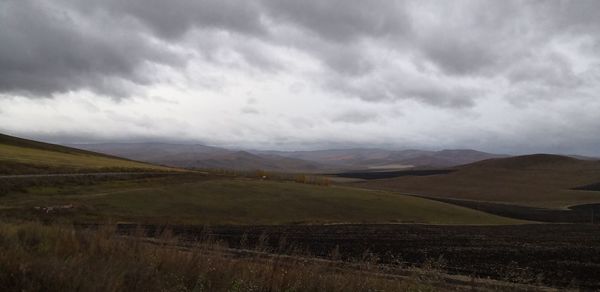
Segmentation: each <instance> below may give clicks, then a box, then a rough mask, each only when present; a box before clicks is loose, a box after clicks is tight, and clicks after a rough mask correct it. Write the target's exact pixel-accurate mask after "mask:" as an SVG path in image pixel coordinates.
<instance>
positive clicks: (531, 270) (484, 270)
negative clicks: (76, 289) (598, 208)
mask: <svg viewBox="0 0 600 292" xmlns="http://www.w3.org/2000/svg"><path fill="white" fill-rule="evenodd" d="M136 228H137V227H136V226H135V225H120V230H121V232H124V233H127V232H133V230H135V229H136ZM143 228H146V230H147V231H148V234H154V233H156V232H157V230H156V229H157V228H156V226H144V227H143ZM170 228H172V230H173V232H174V233H175V234H176V235H179V236H183V237H186V238H188V239H190V240H194V239H195V238H200V237H206V236H207V234H210V235H211V236H214V238H216V239H218V240H222V241H224V242H225V243H227V244H228V245H229V246H231V247H236V248H238V247H243V248H244V247H255V246H256V245H264V246H265V247H266V248H267V249H270V251H274V252H277V251H278V250H279V251H281V250H289V249H282V246H283V245H287V246H289V245H291V246H294V247H296V250H297V249H299V250H303V251H304V253H307V254H310V255H315V256H320V257H330V256H331V254H332V253H339V256H340V258H341V259H345V260H349V261H353V260H362V261H364V260H365V259H366V258H367V259H375V260H376V261H377V262H380V263H385V264H402V265H406V266H411V265H422V264H423V263H424V262H426V261H431V260H434V261H435V262H436V263H437V264H438V265H441V266H443V267H444V270H445V271H446V272H448V273H456V274H462V275H472V276H477V277H484V278H486V277H489V278H492V279H498V280H505V281H511V282H520V283H530V284H543V285H548V286H554V287H558V288H565V287H571V288H584V289H600V226H598V225H584V224H530V225H512V226H464V225H463V226H445V225H417V224H413V225H405V224H396V225H282V226H216V227H210V228H207V227H200V226H195V227H193V226H187V227H185V226H176V227H170Z"/></svg>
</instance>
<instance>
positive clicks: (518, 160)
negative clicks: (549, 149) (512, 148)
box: [356, 154, 600, 207]
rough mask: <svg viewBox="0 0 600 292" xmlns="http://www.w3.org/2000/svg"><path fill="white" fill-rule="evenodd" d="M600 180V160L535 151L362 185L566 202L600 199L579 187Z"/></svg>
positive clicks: (563, 204)
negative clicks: (434, 172)
mask: <svg viewBox="0 0 600 292" xmlns="http://www.w3.org/2000/svg"><path fill="white" fill-rule="evenodd" d="M598 182H600V161H586V160H579V159H575V158H571V157H566V156H559V155H548V154H535V155H525V156H517V157H510V158H499V159H489V160H485V161H480V162H476V163H473V164H468V165H464V166H460V167H457V171H455V172H452V173H449V174H443V175H433V176H426V177H414V176H411V177H398V178H393V179H382V180H373V181H367V182H359V183H356V186H360V187H366V188H374V189H385V190H394V191H399V192H405V193H416V194H422V195H429V196H438V197H448V198H460V199H469V200H481V201H494V202H506V203H516V204H523V205H530V206H540V207H566V206H569V205H574V204H580V203H597V202H600V192H593V191H582V190H573V188H575V187H579V186H584V185H589V184H593V183H598Z"/></svg>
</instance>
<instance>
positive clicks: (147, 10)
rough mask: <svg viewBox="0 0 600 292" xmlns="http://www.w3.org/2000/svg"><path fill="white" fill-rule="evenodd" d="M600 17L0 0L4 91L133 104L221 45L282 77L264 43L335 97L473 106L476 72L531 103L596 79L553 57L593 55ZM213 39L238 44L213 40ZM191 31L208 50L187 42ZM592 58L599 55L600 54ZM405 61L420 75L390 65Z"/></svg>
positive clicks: (362, 6) (386, 6)
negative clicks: (142, 91)
mask: <svg viewBox="0 0 600 292" xmlns="http://www.w3.org/2000/svg"><path fill="white" fill-rule="evenodd" d="M598 12H600V4H599V3H598V2H597V1H586V0H580V1H559V2H550V1H531V2H524V1H452V2H450V1H448V2H441V1H384V0H377V1H359V0H353V1H347V0H330V1H322V0H310V1H294V0H259V1H236V0H198V1H195V0H173V1H162V0H126V1H120V0H107V1H84V0H57V1H34V0H5V1H2V2H1V3H0V16H1V17H0V43H1V44H2V45H1V46H0V91H2V92H5V93H6V92H20V93H26V94H28V95H29V96H52V94H54V93H57V92H67V91H75V90H78V89H89V90H92V91H96V92H99V93H102V94H105V95H108V96H115V97H119V96H126V95H127V94H128V92H129V91H130V90H131V88H134V87H135V86H144V85H149V84H153V83H155V82H159V80H156V78H157V77H156V76H155V74H154V72H153V70H152V69H151V68H152V66H153V65H159V66H168V67H173V68H175V69H184V68H185V66H186V63H187V62H188V56H186V55H185V53H183V52H182V51H185V50H199V51H200V53H201V54H204V55H205V56H207V57H206V58H207V60H209V61H213V62H216V63H218V62H219V61H218V60H216V58H212V57H211V56H213V55H214V54H212V55H211V53H212V52H215V51H218V50H220V49H223V48H227V49H230V50H233V51H236V52H238V53H239V54H240V55H241V56H242V57H243V58H246V60H247V61H248V62H247V63H249V64H250V65H251V66H255V67H256V68H257V69H258V70H265V71H268V70H273V69H275V70H285V66H283V65H280V64H277V60H276V59H272V60H270V59H269V56H268V55H267V54H265V53H264V52H262V51H261V48H260V47H259V46H260V45H267V46H268V45H271V46H275V47H281V48H292V49H295V50H298V51H301V52H304V53H305V54H307V55H309V56H311V57H313V58H315V59H316V60H318V61H319V62H320V63H321V64H323V65H324V67H325V68H326V70H325V71H324V72H322V73H321V74H313V75H310V76H312V77H311V78H312V79H313V80H308V81H310V82H312V83H313V84H319V85H321V86H323V88H324V89H326V90H332V91H333V92H336V93H338V94H342V95H347V96H351V97H358V98H360V99H364V100H367V101H372V102H390V101H396V100H399V99H412V100H417V101H419V102H423V103H425V104H429V105H432V106H439V107H448V108H456V107H471V106H474V105H475V104H476V103H477V100H478V99H480V98H481V96H482V94H483V92H482V90H481V87H482V86H484V85H473V82H471V81H472V80H473V79H477V78H488V79H489V80H492V79H493V80H496V79H498V80H504V81H506V82H507V83H508V84H514V86H515V88H517V90H518V88H519V87H524V86H523V85H522V84H526V83H534V86H533V87H539V90H537V91H536V90H532V89H531V88H529V89H527V90H526V89H523V90H524V92H523V95H524V96H525V95H527V96H531V95H533V96H534V97H533V98H535V95H536V94H535V92H547V91H550V89H553V90H558V91H561V90H562V91H565V90H566V91H568V90H571V89H573V88H580V87H582V86H588V85H590V84H591V85H594V84H595V83H596V82H597V80H596V79H597V78H596V77H594V76H596V75H595V74H597V69H596V68H597V67H594V68H591V69H588V70H586V71H577V70H575V69H574V67H575V66H576V64H575V63H576V60H573V59H572V58H569V57H568V56H565V54H567V53H565V52H562V51H556V52H554V51H552V50H553V48H554V47H556V46H557V44H558V45H564V44H568V43H569V42H571V41H573V40H574V39H578V38H579V39H586V40H587V42H589V43H591V45H590V46H591V47H593V48H596V49H597V48H598V47H599V45H598V44H599V42H600V41H599V39H600V37H599V36H598V34H597V31H598V29H599V28H600V21H599V20H598V17H597V15H598ZM281 28H291V29H293V30H295V31H296V32H297V33H296V34H293V35H287V34H286V31H285V30H283V32H282V30H281ZM191 31H195V33H193V34H190V32H191ZM210 31H221V32H226V33H228V34H229V35H231V38H237V39H238V42H237V43H236V44H235V45H233V44H232V43H231V42H223V43H221V42H220V39H219V38H217V39H214V40H209V39H210V36H209V33H208V32H210ZM190 36H191V37H194V38H196V39H198V40H197V42H195V43H198V42H203V40H204V43H205V45H204V46H198V47H193V46H192V47H190V46H189V45H190V42H189V39H186V38H189V37H190ZM207 42H212V43H210V44H209V45H206V43H207ZM191 43H194V42H191ZM177 47H181V48H182V50H177V49H176V48H177ZM373 47H375V48H376V49H375V50H373ZM589 55H590V56H588V57H589V58H591V59H594V58H598V57H599V53H598V52H594V51H593V50H590V52H589ZM399 56H400V57H402V58H404V59H405V60H408V63H411V64H412V66H414V67H416V68H417V69H416V70H417V71H419V70H420V71H421V72H417V73H418V74H417V75H415V72H414V70H413V71H410V70H408V71H407V70H406V68H404V67H402V66H406V64H405V65H398V64H396V63H395V62H394V61H395V60H396V59H397V58H399ZM211 58H212V59H211ZM584 62H585V60H584ZM583 79H585V80H588V81H586V82H584V83H581V81H580V80H583ZM532 92H534V93H533V94H532ZM518 94H519V92H517V93H516V95H518ZM513 95H514V92H513ZM540 98H544V97H540Z"/></svg>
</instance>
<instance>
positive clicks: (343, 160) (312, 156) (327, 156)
mask: <svg viewBox="0 0 600 292" xmlns="http://www.w3.org/2000/svg"><path fill="white" fill-rule="evenodd" d="M258 153H270V154H274V155H279V156H284V157H290V158H296V159H302V160H307V161H314V162H320V163H323V164H327V165H332V166H335V167H337V168H341V169H346V170H348V169H354V170H355V169H402V168H410V167H417V168H440V167H450V166H457V165H462V164H467V163H472V162H476V161H480V160H484V159H490V158H498V157H506V156H505V155H498V154H492V153H486V152H481V151H476V150H470V149H456V150H441V151H426V150H415V149H409V150H385V149H332V150H316V151H291V152H286V151H268V152H258Z"/></svg>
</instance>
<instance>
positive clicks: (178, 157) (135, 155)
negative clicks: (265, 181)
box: [71, 143, 326, 172]
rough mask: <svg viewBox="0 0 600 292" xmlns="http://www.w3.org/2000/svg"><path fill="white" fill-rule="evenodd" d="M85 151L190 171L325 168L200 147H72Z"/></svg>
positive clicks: (197, 145)
mask: <svg viewBox="0 0 600 292" xmlns="http://www.w3.org/2000/svg"><path fill="white" fill-rule="evenodd" d="M71 146H73V147H77V148H80V149H86V150H91V151H96V152H101V153H106V154H110V155H116V156H120V157H127V158H130V159H135V160H139V161H146V162H150V163H158V164H162V165H170V166H175V167H188V168H210V169H236V170H257V169H262V170H271V171H283V172H293V171H302V172H316V171H319V170H323V169H325V168H326V167H325V166H323V165H321V164H319V163H317V162H310V161H304V160H301V159H295V158H288V157H282V156H278V155H257V154H253V153H249V152H246V151H237V150H229V149H224V148H218V147H211V146H205V145H199V144H168V143H105V144H73V145H71Z"/></svg>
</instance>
